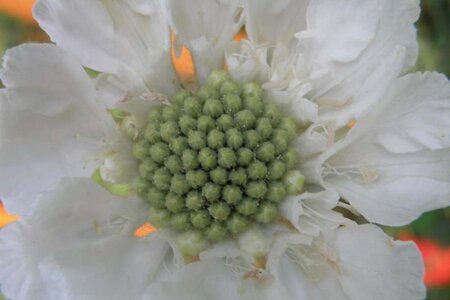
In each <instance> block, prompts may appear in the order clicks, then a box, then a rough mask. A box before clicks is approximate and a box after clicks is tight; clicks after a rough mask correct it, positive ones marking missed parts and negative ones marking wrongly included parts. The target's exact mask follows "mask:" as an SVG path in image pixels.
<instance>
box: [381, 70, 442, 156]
mask: <svg viewBox="0 0 450 300" xmlns="http://www.w3.org/2000/svg"><path fill="white" fill-rule="evenodd" d="M385 97H386V98H389V99H392V100H391V103H390V104H389V107H387V108H384V110H383V113H382V115H381V116H380V117H379V118H378V120H377V127H378V128H379V129H378V134H377V136H376V139H377V140H378V143H379V144H380V145H382V146H383V147H385V148H386V150H388V151H389V152H392V153H406V152H416V151H420V150H425V149H429V150H438V149H443V148H449V147H450V130H449V128H450V82H449V81H448V79H447V78H446V77H445V76H444V75H440V74H436V73H425V74H420V73H416V74H411V75H407V76H405V77H403V78H401V79H399V80H398V81H397V82H396V83H395V84H394V86H393V87H392V89H391V90H390V92H389V93H388V95H386V96H385Z"/></svg>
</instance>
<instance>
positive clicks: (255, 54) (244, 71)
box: [225, 40, 270, 82]
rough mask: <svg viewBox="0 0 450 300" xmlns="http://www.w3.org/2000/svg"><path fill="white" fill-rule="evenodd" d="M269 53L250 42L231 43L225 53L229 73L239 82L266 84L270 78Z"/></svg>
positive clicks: (265, 48)
mask: <svg viewBox="0 0 450 300" xmlns="http://www.w3.org/2000/svg"><path fill="white" fill-rule="evenodd" d="M268 51H269V49H268V48H267V47H265V46H257V45H255V44H254V43H252V42H251V41H249V40H242V41H240V43H239V44H236V43H231V44H230V45H229V47H228V49H227V51H226V53H225V57H226V63H227V66H228V73H229V74H230V76H231V78H233V79H234V80H235V81H237V82H250V81H258V82H265V81H267V80H268V79H269V77H270V67H269V65H268V61H267V59H268Z"/></svg>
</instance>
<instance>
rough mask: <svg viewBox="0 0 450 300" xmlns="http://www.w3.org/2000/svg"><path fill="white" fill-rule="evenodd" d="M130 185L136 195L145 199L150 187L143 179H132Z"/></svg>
mask: <svg viewBox="0 0 450 300" xmlns="http://www.w3.org/2000/svg"><path fill="white" fill-rule="evenodd" d="M131 185H132V188H133V190H134V191H135V192H136V194H138V195H139V196H141V197H145V196H146V194H147V193H148V190H149V189H150V187H151V184H150V183H149V182H148V181H147V180H146V179H145V178H142V177H139V176H138V177H136V178H134V180H133V182H132V184H131Z"/></svg>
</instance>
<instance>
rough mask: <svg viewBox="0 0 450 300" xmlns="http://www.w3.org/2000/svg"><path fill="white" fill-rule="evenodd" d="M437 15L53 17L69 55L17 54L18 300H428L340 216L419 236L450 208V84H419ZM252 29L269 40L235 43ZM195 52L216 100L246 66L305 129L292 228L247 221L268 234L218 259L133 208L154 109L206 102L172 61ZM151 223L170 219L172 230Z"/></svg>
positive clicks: (5, 173)
mask: <svg viewBox="0 0 450 300" xmlns="http://www.w3.org/2000/svg"><path fill="white" fill-rule="evenodd" d="M418 14H419V6H418V3H417V1H414V0H399V1H389V0H378V1H371V0H367V1H365V0H364V1H361V0H358V1H356V0H354V1H353V0H323V1H306V0H305V1H289V0H287V1H276V2H274V1H266V0H264V1H262V0H259V1H256V0H248V1H242V3H241V1H237V0H189V1H188V0H186V1H180V0H177V1H175V0H161V1H144V0H120V1H119V0H117V1H113V0H102V1H100V0H69V1H67V0H65V1H63V0H40V1H38V3H37V5H36V7H35V16H36V18H37V20H38V21H39V23H40V25H41V26H42V27H43V28H44V29H45V30H46V31H47V32H48V33H49V35H50V36H51V38H52V40H53V41H54V42H55V43H56V44H57V46H54V45H37V44H29V45H22V46H19V47H17V48H14V49H12V50H9V51H8V52H7V54H6V56H5V60H4V66H3V69H2V72H1V79H2V81H3V83H4V84H5V86H6V89H4V90H2V92H1V95H0V97H1V102H0V105H1V106H0V113H1V120H2V126H1V130H2V131H1V133H0V137H1V146H0V151H1V156H0V166H1V169H2V172H1V174H0V193H1V194H0V196H1V198H2V200H3V201H4V203H5V206H6V207H7V209H8V210H9V211H10V212H12V213H19V214H21V215H22V220H21V221H19V222H16V223H15V224H12V225H10V226H8V227H7V228H5V229H3V230H2V231H0V285H1V288H2V290H3V291H4V293H5V294H6V296H7V297H10V298H11V299H124V298H129V299H158V300H161V299H162V300H164V299H205V300H206V299H219V300H220V299H273V298H279V299H286V300H289V299H330V298H333V299H422V298H423V297H424V287H423V284H422V283H421V276H422V273H423V270H422V264H421V260H420V255H419V254H418V251H417V249H416V247H415V246H414V245H413V244H412V243H407V242H397V241H393V240H391V239H390V238H388V237H387V236H386V235H384V233H383V232H382V231H381V229H379V228H378V227H377V226H376V225H372V224H366V225H358V224H356V223H355V222H353V221H352V220H350V219H347V218H345V217H344V216H343V215H341V214H340V213H338V212H337V211H335V210H334V209H335V208H337V207H340V208H344V209H347V210H349V211H350V212H353V213H355V214H358V213H360V214H362V215H363V216H364V217H366V218H367V219H368V220H369V221H371V222H376V223H381V224H388V225H400V224H405V223H407V222H410V221H411V220H412V219H413V218H415V217H417V216H418V215H419V214H420V213H422V212H424V211H427V210H430V209H434V208H438V207H443V206H447V205H448V204H449V198H450V197H449V194H450V193H449V191H450V178H449V175H448V172H446V170H448V167H449V166H450V156H449V153H450V151H449V147H450V145H449V143H450V139H449V137H450V133H449V130H448V128H450V126H449V125H450V124H449V122H448V120H449V118H448V115H449V111H450V104H449V103H450V101H449V97H450V91H449V90H450V85H449V83H448V81H447V80H446V79H445V78H443V77H442V76H439V75H436V74H423V75H422V74H412V75H406V76H403V77H400V76H401V75H402V74H403V73H405V72H406V71H407V70H408V69H409V67H411V66H412V65H414V63H415V60H416V56H417V43H416V37H415V29H414V26H413V23H414V22H415V21H416V19H417V18H418ZM243 25H245V26H246V30H247V32H248V35H249V39H248V40H245V41H241V42H240V43H239V44H237V43H235V42H232V39H233V36H234V35H235V34H236V33H237V32H238V31H239V30H240V28H241V27H242V26H243ZM171 30H173V31H174V32H175V34H174V35H173V43H172V41H171ZM172 46H173V47H172ZM182 46H186V47H188V48H189V49H190V50H191V53H192V56H193V60H194V63H195V67H196V75H197V80H198V84H199V85H204V84H208V85H209V86H211V85H213V84H214V82H216V83H217V82H219V83H221V82H220V80H222V78H219V79H220V80H219V79H217V78H218V77H217V78H216V79H217V80H216V81H214V78H213V80H212V81H214V82H213V83H211V79H210V81H208V80H207V78H208V77H209V76H210V75H211V73H212V71H213V70H215V69H222V68H223V67H224V63H225V62H226V65H227V69H228V73H229V75H230V76H231V77H232V78H233V79H234V80H235V81H236V82H239V83H240V84H244V83H248V82H251V81H257V82H259V84H261V85H262V87H263V88H264V89H265V95H264V97H265V98H266V100H267V101H275V102H276V103H278V104H279V105H280V106H281V107H282V108H283V109H284V113H285V114H286V115H289V116H292V117H295V118H296V120H297V122H298V127H299V128H297V129H299V130H297V133H298V135H297V136H296V139H295V141H294V143H293V144H292V145H294V146H295V147H296V149H297V151H298V152H299V155H300V163H299V164H298V165H297V166H296V168H297V169H298V170H296V171H293V172H291V173H290V174H291V175H292V176H291V177H290V178H288V180H287V181H286V183H285V184H286V186H285V187H286V188H287V189H288V190H289V191H295V192H296V193H294V195H291V196H289V197H287V198H286V199H284V201H283V202H282V203H281V204H280V205H279V207H278V208H279V215H278V218H277V219H275V220H274V219H273V218H274V217H275V216H274V215H273V214H272V212H273V211H276V209H275V210H273V209H268V210H267V211H264V212H263V213H262V214H261V215H262V217H261V218H263V219H264V220H265V219H267V220H269V219H270V220H271V222H268V224H264V225H261V224H260V223H257V222H254V221H253V220H251V221H249V220H248V219H245V218H244V221H242V219H237V220H238V221H242V222H238V221H236V222H234V223H232V225H230V226H229V228H228V230H231V229H230V228H233V224H234V225H235V228H237V229H240V228H241V227H245V228H247V226H249V229H248V230H247V231H245V232H243V233H241V234H238V233H236V235H235V237H234V238H227V239H222V240H220V241H217V242H209V243H208V242H207V241H206V239H205V238H204V236H203V235H202V234H200V233H199V232H198V231H193V230H185V232H183V233H181V234H180V233H176V232H174V231H172V230H170V229H166V228H159V229H158V230H157V231H156V232H155V233H153V234H151V235H149V236H147V237H145V238H141V239H138V238H136V237H135V236H134V235H133V233H134V232H135V230H136V228H138V227H139V226H140V225H142V224H143V223H144V222H146V219H147V218H148V206H149V205H148V204H147V203H145V202H144V201H142V200H141V199H139V198H137V197H133V196H132V195H131V194H132V193H131V190H130V183H131V181H132V179H133V178H134V177H135V176H136V175H137V174H138V173H139V171H141V172H142V170H138V167H137V164H138V163H140V162H138V161H137V160H136V159H134V158H133V156H132V152H134V154H135V156H138V157H139V156H140V154H139V148H138V147H136V146H132V145H133V143H134V144H135V145H136V144H138V143H139V139H140V138H141V137H142V132H143V130H144V128H145V125H146V123H147V113H148V111H149V109H150V107H152V106H155V105H160V104H168V103H170V101H171V100H173V101H174V102H175V100H174V99H175V98H176V96H175V92H176V91H177V90H179V88H180V87H181V86H182V85H183V84H186V83H185V82H183V81H180V80H178V78H177V75H179V74H177V73H176V72H175V70H174V68H173V66H172V62H171V51H172V50H173V51H174V52H175V53H176V54H178V53H179V52H180V51H181V49H182ZM80 63H81V64H80ZM81 66H85V67H89V68H92V69H94V70H96V71H99V72H100V75H99V76H98V77H97V78H95V80H91V79H89V77H88V76H87V75H86V73H85V72H84V70H83V68H82V67H81ZM217 74H219V75H217ZM220 74H222V73H213V75H212V76H213V77H214V76H220ZM218 80H219V81H218ZM190 84H191V85H192V82H190ZM191 85H190V86H189V87H190V88H192V86H191ZM219 87H221V86H220V85H219ZM244 87H245V85H244ZM237 88H239V87H237ZM230 89H231V92H230V93H232V92H234V91H235V89H236V87H235V86H232V87H231V88H230V87H229V90H230ZM254 89H256V90H257V91H259V90H258V89H259V86H258V85H256V87H254ZM253 91H254V90H253ZM216 93H217V91H216ZM177 95H180V94H177ZM169 99H170V100H169ZM211 110H213V108H211ZM207 111H208V112H209V113H211V112H210V110H209V109H207ZM211 114H213V113H211ZM250 119H251V118H250ZM247 121H248V118H242V120H241V122H243V123H245V122H247ZM355 121H356V125H355V126H354V127H353V128H352V129H350V130H349V129H348V128H347V127H346V125H347V124H348V123H349V122H353V123H355ZM208 126H209V125H208ZM287 126H288V128H287V129H286V131H287V132H289V130H290V132H292V133H294V132H296V128H294V129H293V130H291V129H292V128H289V125H287ZM172 129H173V128H170V127H167V136H166V137H164V139H165V140H166V142H168V140H170V139H172V136H171V135H170V134H171V133H172V132H173V131H171V130H172ZM239 134H240V133H239V132H238V133H237V134H235V135H234V137H236V135H239ZM234 137H233V138H234ZM200 140H201V139H200ZM194 141H195V139H194V138H193V142H192V144H191V145H190V146H191V147H193V148H195V147H197V143H195V144H194ZM241 142H242V141H241ZM199 143H200V144H201V141H200V142H199ZM229 143H230V144H231V143H236V144H239V143H240V142H239V137H238V138H235V139H233V140H232V142H229ZM230 147H231V146H230ZM237 147H238V146H237ZM268 147H269V148H270V146H268ZM199 148H202V147H201V146H199ZM145 149H146V148H145ZM145 149H144V150H145ZM145 151H148V150H145ZM171 151H172V152H173V153H175V152H176V151H174V150H173V149H172V150H171ZM154 153H157V151H153V154H154ZM159 153H163V154H164V149H163V150H162V152H161V151H159ZM265 153H266V152H264V153H262V154H261V157H264V156H262V155H265ZM268 153H269V154H270V151H268ZM167 155H168V154H167ZM252 155H260V154H257V153H256V152H255V153H252ZM283 155H284V154H283ZM175 156H176V155H175ZM269 156H270V155H269ZM286 157H287V155H285V156H283V159H284V162H285V163H286V164H288V158H286ZM160 158H161V160H162V159H164V158H166V156H165V154H164V155H162V156H161V157H160ZM177 158H178V159H179V157H175V158H174V161H175V162H177V161H176V159H177ZM224 160H225V158H224ZM268 160H270V159H268ZM227 161H228V160H227ZM224 163H226V162H224ZM207 164H208V163H205V165H207ZM214 164H215V163H214ZM263 165H264V164H263ZM230 166H231V165H230ZM173 167H174V168H177V167H178V165H177V164H176V163H175V164H174V165H173ZM202 167H203V163H202ZM204 168H205V169H207V167H204ZM255 168H256V167H255ZM264 168H265V166H263V167H261V166H259V167H257V168H256V169H255V170H256V171H259V170H261V169H263V170H264ZM299 170H301V171H302V172H303V174H302V173H300V172H299ZM144 171H145V170H144ZM256 171H255V172H256ZM248 172H249V171H248ZM284 172H285V171H283V173H284ZM92 174H94V176H92ZM255 174H256V173H255ZM163 175H164V176H165V174H162V177H161V178H162V179H161V181H162V183H165V177H164V176H163ZM244 175H245V173H244ZM303 175H304V176H303ZM91 176H92V179H93V180H91V179H88V178H87V177H91ZM170 176H171V175H170ZM255 176H259V175H255ZM174 177H175V176H174ZM294 179H295V180H294ZM305 179H306V181H307V183H308V186H306V187H305V188H304V189H303V190H301V189H302V188H303V182H304V180H305ZM94 181H95V182H94ZM175 188H177V190H178V188H180V189H181V190H183V193H184V186H183V185H182V184H181V185H180V186H178V187H177V186H175V187H174V188H173V189H172V191H175ZM305 189H306V191H305ZM300 190H301V192H303V193H300ZM242 191H243V188H242V189H241V190H240V192H242ZM136 192H138V189H136ZM233 192H236V191H233ZM256 192H257V191H256ZM180 193H181V192H180ZM230 193H231V192H230ZM245 193H247V196H250V192H248V191H247V190H246V191H245ZM113 194H114V195H113ZM238 194H239V191H238ZM230 195H236V194H230ZM118 196H121V197H118ZM183 197H184V198H182V199H183V201H185V200H184V199H186V197H185V196H183ZM205 197H206V196H205ZM229 197H238V196H229ZM239 197H240V196H239ZM255 197H256V196H255ZM153 199H156V198H153ZM341 199H344V200H346V201H348V203H349V204H348V203H347V202H345V201H343V200H341ZM165 200H166V199H165V198H164V199H163V201H165ZM152 201H153V200H152ZM230 201H231V200H230ZM261 201H262V200H261ZM165 203H167V202H165ZM165 203H164V205H166V204H165ZM183 203H184V202H183ZM261 203H262V202H261ZM177 204H178V203H177V202H176V201H175V202H173V205H174V206H173V207H172V208H170V210H171V211H174V212H175V211H176V210H177V209H178V208H177V206H176V205H177ZM151 206H152V209H153V210H152V211H151V213H150V218H151V219H152V218H153V220H154V218H155V216H157V217H159V219H160V221H161V220H163V221H164V220H165V217H164V213H166V212H162V213H161V212H160V214H158V211H156V210H155V207H156V204H154V203H151ZM166 206H169V205H166ZM170 206H172V205H170ZM273 206H274V205H273V204H272V206H271V207H273ZM232 207H233V209H235V207H234V206H232ZM260 207H263V206H262V205H260ZM174 215H177V213H176V212H175V213H174ZM241 217H242V216H241ZM191 218H192V217H191ZM207 218H210V217H209V216H208V217H207ZM201 220H202V219H201V218H200V221H201ZM182 221H183V220H182ZM242 223H244V224H245V226H244V225H242ZM249 223H251V226H250V225H249ZM180 224H181V225H183V222H180ZM227 224H228V223H227ZM236 224H237V225H236ZM208 229H210V228H208ZM205 232H206V229H205ZM213 236H215V235H213ZM208 237H210V236H208Z"/></svg>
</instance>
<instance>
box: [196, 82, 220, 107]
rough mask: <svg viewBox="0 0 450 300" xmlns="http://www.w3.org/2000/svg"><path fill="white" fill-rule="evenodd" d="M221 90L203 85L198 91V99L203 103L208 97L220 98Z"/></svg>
mask: <svg viewBox="0 0 450 300" xmlns="http://www.w3.org/2000/svg"><path fill="white" fill-rule="evenodd" d="M218 98H219V92H218V91H217V90H216V89H215V88H213V87H211V86H207V85H205V86H203V87H202V88H200V90H199V91H198V93H197V99H198V100H200V102H201V103H202V104H203V103H205V101H206V100H208V99H218Z"/></svg>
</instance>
